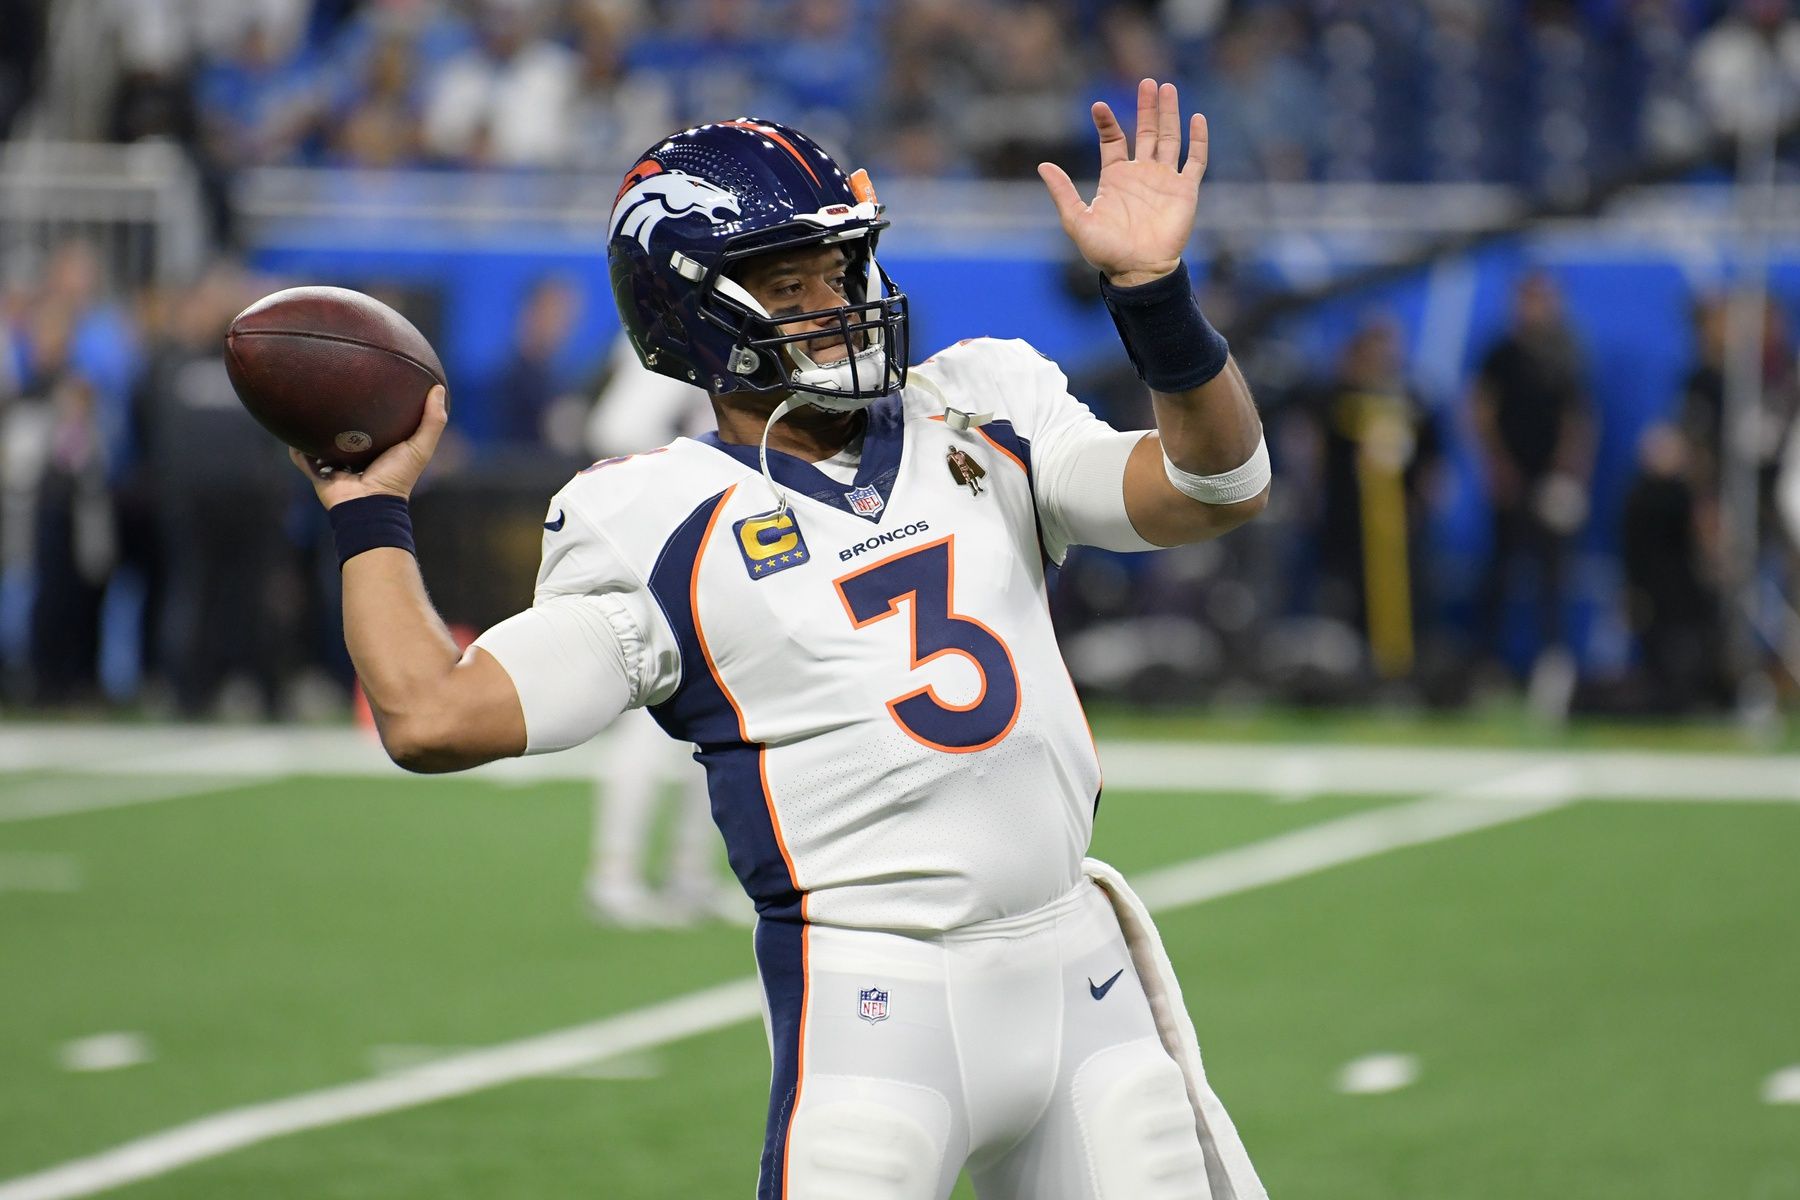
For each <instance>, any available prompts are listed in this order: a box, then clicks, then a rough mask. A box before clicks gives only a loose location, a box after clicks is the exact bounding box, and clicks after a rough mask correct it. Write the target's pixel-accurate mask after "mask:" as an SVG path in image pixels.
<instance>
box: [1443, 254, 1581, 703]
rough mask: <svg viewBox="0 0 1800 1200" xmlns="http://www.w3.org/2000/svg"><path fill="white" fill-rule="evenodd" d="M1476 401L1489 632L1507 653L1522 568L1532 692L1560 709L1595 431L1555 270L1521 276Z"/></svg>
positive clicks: (1569, 678)
mask: <svg viewBox="0 0 1800 1200" xmlns="http://www.w3.org/2000/svg"><path fill="white" fill-rule="evenodd" d="M1473 408H1474V412H1473V416H1474V424H1475V430H1476V434H1477V436H1478V437H1479V438H1480V442H1481V448H1482V450H1483V452H1484V454H1485V457H1486V462H1487V473H1488V498H1489V500H1490V502H1491V504H1492V507H1493V518H1494V524H1493V530H1494V540H1493V545H1492V547H1491V549H1490V552H1489V553H1490V557H1489V559H1488V568H1487V578H1486V581H1485V583H1484V585H1483V587H1482V589H1481V606H1482V612H1481V632H1482V635H1483V638H1484V642H1485V644H1486V646H1487V649H1488V651H1489V652H1490V653H1491V654H1492V656H1493V657H1494V659H1495V661H1496V662H1499V661H1504V659H1505V658H1506V655H1505V652H1504V639H1503V632H1504V628H1503V617H1504V615H1505V611H1506V603H1507V600H1508V599H1509V598H1510V596H1511V595H1512V593H1513V591H1514V589H1515V587H1516V586H1517V585H1518V583H1519V581H1520V577H1521V576H1522V575H1523V576H1525V577H1526V578H1528V579H1531V581H1532V582H1533V583H1534V584H1535V586H1536V589H1537V603H1538V631H1537V632H1538V658H1537V662H1536V664H1535V665H1534V667H1533V671H1532V693H1533V701H1534V704H1536V705H1538V706H1539V707H1541V708H1542V709H1543V710H1544V711H1545V712H1547V713H1550V714H1552V715H1560V714H1561V713H1563V712H1565V711H1566V709H1567V704H1568V700H1569V695H1570V693H1571V691H1572V689H1573V687H1574V682H1575V680H1574V665H1573V660H1572V658H1571V657H1570V655H1569V653H1568V650H1567V648H1566V638H1565V632H1564V629H1563V601H1564V598H1565V589H1566V586H1567V579H1566V573H1565V565H1566V563H1565V560H1566V557H1567V550H1568V543H1569V539H1570V537H1571V536H1572V535H1573V534H1574V533H1575V532H1576V531H1577V530H1578V529H1580V528H1581V526H1582V524H1583V523H1584V522H1585V521H1586V520H1587V510H1588V497H1587V488H1588V473H1589V470H1590V467H1591V459H1592V454H1593V437H1594V430H1593V422H1592V419H1591V416H1590V412H1589V405H1588V399H1587V385H1586V382H1585V379H1584V367H1583V363H1582V356H1581V350H1580V347H1579V345H1578V344H1577V343H1576V340H1575V336H1574V333H1573V332H1572V331H1571V330H1570V328H1569V326H1568V323H1567V321H1566V319H1565V318H1564V315H1563V308H1562V294H1561V292H1560V291H1559V290H1558V289H1557V286H1556V283H1555V281H1554V280H1552V279H1551V278H1550V276H1549V275H1547V274H1544V273H1542V272H1532V273H1530V274H1528V275H1526V276H1525V277H1524V278H1523V279H1522V280H1520V281H1519V284H1518V286H1517V289H1516V290H1515V292H1514V295H1513V320H1512V325H1511V327H1510V328H1509V329H1508V331H1507V332H1506V333H1505V334H1504V335H1503V336H1502V337H1501V338H1500V340H1499V341H1497V342H1496V343H1495V344H1494V345H1493V346H1491V347H1490V348H1489V349H1488V351H1487V353H1486V354H1485V355H1484V356H1483V357H1482V360H1481V367H1480V370H1479V372H1478V373H1477V375H1476V379H1475V385H1474V395H1473ZM1533 577H1535V578H1533Z"/></svg>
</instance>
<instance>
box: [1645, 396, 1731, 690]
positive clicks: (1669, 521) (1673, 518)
mask: <svg viewBox="0 0 1800 1200" xmlns="http://www.w3.org/2000/svg"><path fill="white" fill-rule="evenodd" d="M1691 463H1692V458H1691V456H1690V454H1689V448H1688V443H1687V439H1686V438H1685V437H1684V436H1683V435H1682V433H1681V431H1680V430H1679V429H1677V428H1676V427H1675V426H1673V425H1655V426H1652V427H1651V428H1650V429H1649V430H1648V431H1647V432H1646V433H1645V434H1644V438H1643V441H1642V443H1641V444H1640V447H1639V471H1638V476H1637V478H1636V479H1635V480H1634V481H1633V482H1632V485H1631V490H1630V491H1629V492H1627V493H1626V496H1625V509H1624V519H1623V523H1622V528H1621V530H1620V543H1621V558H1622V561H1623V566H1624V569H1625V585H1626V604H1627V610H1628V614H1629V618H1630V621H1631V628H1632V632H1633V633H1635V634H1636V635H1637V639H1638V647H1639V650H1640V652H1641V654H1642V665H1643V680H1642V684H1643V686H1642V688H1641V691H1640V692H1639V694H1640V695H1641V696H1642V698H1643V703H1644V705H1645V707H1646V708H1648V709H1649V710H1650V711H1653V712H1664V713H1682V712H1691V711H1693V710H1694V709H1696V708H1703V707H1704V708H1718V707H1722V706H1724V705H1725V704H1726V703H1728V701H1729V697H1730V688H1729V686H1728V683H1727V680H1726V677H1725V673H1724V670H1723V667H1724V662H1725V657H1724V642H1725V639H1724V631H1723V628H1722V625H1721V623H1720V612H1719V600H1718V594H1717V590H1716V588H1715V586H1714V584H1713V580H1714V579H1716V578H1717V575H1718V569H1719V562H1718V557H1717V553H1718V547H1717V546H1716V544H1714V543H1715V541H1716V539H1715V538H1713V537H1712V536H1709V533H1708V529H1709V527H1708V526H1707V524H1706V523H1705V522H1704V521H1703V520H1702V517H1701V513H1700V508H1699V506H1698V504H1697V503H1696V496H1695V492H1694V486H1693V480H1692V477H1691V474H1690V469H1691Z"/></svg>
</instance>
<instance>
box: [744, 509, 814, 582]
mask: <svg viewBox="0 0 1800 1200" xmlns="http://www.w3.org/2000/svg"><path fill="white" fill-rule="evenodd" d="M731 532H732V534H733V535H734V536H735V537H736V538H737V547H738V552H739V553H740V554H742V555H743V556H744V569H745V570H746V571H748V572H750V578H752V579H762V578H764V577H765V576H769V575H773V574H775V573H776V572H777V571H785V570H787V569H788V568H789V567H797V566H799V565H800V564H801V563H803V562H805V561H806V560H807V557H808V555H807V553H806V539H805V538H804V537H802V536H801V534H800V522H799V521H797V520H795V519H794V512H793V510H792V509H789V510H788V511H787V512H768V513H761V514H759V515H757V516H754V517H745V518H744V519H743V520H741V521H739V522H738V523H737V524H735V525H733V526H732V527H731Z"/></svg>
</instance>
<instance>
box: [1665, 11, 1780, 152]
mask: <svg viewBox="0 0 1800 1200" xmlns="http://www.w3.org/2000/svg"><path fill="white" fill-rule="evenodd" d="M1690 61H1691V62H1692V71H1693V77H1694V88H1695V90H1696V92H1698V94H1699V99H1700V106H1701V109H1702V110H1703V111H1704V112H1705V114H1706V116H1707V117H1708V119H1709V120H1711V122H1712V124H1713V127H1714V128H1716V129H1720V130H1723V131H1725V132H1727V133H1743V132H1746V131H1749V130H1753V129H1758V128H1770V127H1773V126H1776V125H1779V124H1782V123H1784V122H1786V121H1788V120H1791V119H1792V118H1793V117H1794V115H1795V114H1796V112H1800V17H1796V16H1795V15H1794V13H1793V11H1792V8H1791V6H1790V4H1789V3H1788V0H1737V2H1736V4H1735V5H1734V6H1733V8H1732V11H1731V13H1730V15H1729V16H1727V17H1726V18H1725V19H1724V20H1722V21H1720V22H1719V23H1718V24H1717V25H1715V26H1713V27H1712V28H1711V29H1710V30H1708V31H1707V32H1706V33H1705V34H1704V35H1703V36H1702V37H1701V38H1700V40H1699V41H1698V42H1696V43H1695V45H1694V48H1693V57H1692V59H1691V60H1690Z"/></svg>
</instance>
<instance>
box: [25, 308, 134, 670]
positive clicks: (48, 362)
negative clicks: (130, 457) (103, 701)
mask: <svg viewBox="0 0 1800 1200" xmlns="http://www.w3.org/2000/svg"><path fill="white" fill-rule="evenodd" d="M73 325H74V323H73V320H72V319H71V314H69V313H67V312H54V311H51V312H45V313H43V314H41V315H40V319H39V321H38V327H37V331H36V332H37V336H38V344H37V347H36V357H37V362H36V363H35V364H34V372H33V374H34V376H35V378H34V379H33V384H32V394H31V395H30V396H28V398H27V399H28V402H30V401H32V400H35V401H36V402H38V403H41V404H43V405H45V406H46V407H47V409H48V413H47V415H48V417H49V422H50V424H49V438H48V442H47V444H46V446H45V451H46V453H45V456H44V461H43V465H42V473H41V474H40V476H39V480H38V488H37V500H36V506H35V508H36V512H35V515H36V522H35V524H36V529H35V531H34V532H35V546H34V554H33V559H34V566H35V568H36V571H35V576H36V585H37V586H36V593H35V596H34V598H33V605H32V617H31V660H32V666H33V674H34V681H35V687H34V689H33V691H34V696H35V699H36V700H37V701H38V702H39V703H40V704H66V703H70V702H77V701H85V700H91V699H93V698H95V695H96V692H97V687H96V685H97V683H98V659H99V650H100V601H101V597H102V595H103V594H104V591H105V587H106V580H107V576H108V575H109V574H110V573H111V571H112V568H113V563H114V561H115V558H116V551H117V542H116V537H115V529H114V526H113V515H112V499H111V497H110V496H109V495H108V493H107V488H106V474H107V461H106V446H105V441H104V439H103V438H102V436H101V432H100V426H99V420H98V414H97V412H96V402H95V389H94V386H93V384H92V383H90V382H89V381H88V380H87V379H85V378H83V377H82V376H81V375H80V374H79V373H78V372H76V371H75V370H73V369H72V365H71V362H70V354H69V351H70V345H69V342H70V338H71V335H72V333H73Z"/></svg>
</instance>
